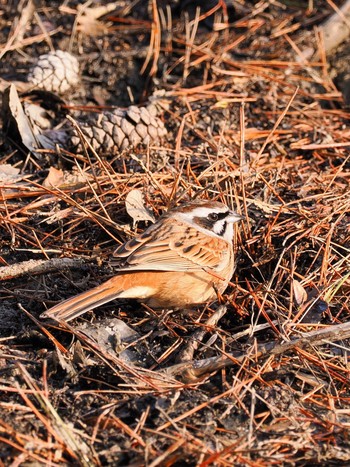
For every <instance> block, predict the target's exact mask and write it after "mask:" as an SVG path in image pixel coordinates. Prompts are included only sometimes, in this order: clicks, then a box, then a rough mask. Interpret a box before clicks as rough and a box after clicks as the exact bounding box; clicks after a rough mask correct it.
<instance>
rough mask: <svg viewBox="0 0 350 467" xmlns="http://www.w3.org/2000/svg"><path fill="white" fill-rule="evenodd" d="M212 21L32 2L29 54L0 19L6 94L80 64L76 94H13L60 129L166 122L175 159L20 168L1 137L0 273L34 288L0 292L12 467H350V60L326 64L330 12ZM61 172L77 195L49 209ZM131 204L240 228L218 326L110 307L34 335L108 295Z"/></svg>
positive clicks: (263, 10) (125, 6)
mask: <svg viewBox="0 0 350 467" xmlns="http://www.w3.org/2000/svg"><path fill="white" fill-rule="evenodd" d="M24 3H25V2H24ZM194 3H196V4H198V5H199V6H202V12H201V14H202V16H200V17H199V18H198V17H196V16H195V15H196V13H195V10H194V8H193V4H194ZM232 3H233V5H232ZM316 3H321V4H322V5H321V7H319V6H316ZM107 4H108V3H107V2H102V5H107ZM209 4H210V5H209ZM338 4H339V2H338ZM98 5H101V4H97V3H95V2H94V3H92V4H91V5H90V6H91V7H97V6H98ZM155 5H157V6H158V8H159V13H158V14H156V13H155V10H154V7H155ZM215 5H216V2H215V1H211V2H201V1H197V2H186V1H183V2H180V1H177V2H172V3H171V6H170V5H167V3H166V2H165V1H164V2H163V1H162V2H156V1H154V2H131V1H129V0H127V1H117V2H115V8H114V10H112V11H111V12H109V13H108V14H106V15H104V16H102V17H101V18H100V19H99V23H98V24H97V23H94V25H93V27H91V26H88V27H87V26H86V25H84V23H79V22H78V18H79V15H78V7H79V6H81V4H80V2H76V1H69V2H62V3H61V2H56V1H54V2H44V1H40V0H38V1H37V2H36V12H35V14H34V15H33V16H31V17H30V20H29V22H28V24H27V27H26V29H25V32H24V37H23V39H21V40H20V41H19V42H18V43H16V41H14V40H13V34H14V33H15V31H16V29H15V28H16V25H17V24H18V20H19V18H20V11H21V8H22V7H23V5H22V3H21V8H20V9H18V8H17V7H18V5H17V2H12V1H5V0H0V8H1V10H0V11H1V15H0V26H1V27H0V44H1V49H0V50H1V53H2V55H3V56H2V59H1V71H0V74H1V76H0V78H1V79H2V81H1V86H2V90H4V89H5V88H6V85H8V84H10V83H14V82H19V81H22V82H25V81H26V79H27V76H28V72H29V70H30V68H31V66H33V64H34V63H35V62H36V60H37V58H38V57H39V56H40V55H41V54H43V53H47V52H49V51H50V49H51V48H52V49H56V50H57V49H62V50H67V49H68V48H69V50H70V52H71V53H72V54H73V55H75V56H76V57H77V58H78V60H79V63H80V69H81V80H80V83H79V85H78V86H76V87H75V88H74V89H72V90H71V92H69V93H68V94H66V95H61V96H53V95H52V93H51V94H50V96H51V97H50V98H48V97H47V96H46V98H45V99H43V97H42V95H39V97H38V95H37V94H35V90H33V91H34V92H33V93H32V94H30V93H29V94H28V93H27V94H25V95H24V94H21V92H19V94H20V97H21V99H22V102H23V101H24V99H27V100H28V99H34V95H35V101H36V102H37V100H38V99H39V101H40V103H41V104H42V105H44V106H46V109H47V110H48V111H49V112H50V115H51V118H52V119H53V121H54V123H55V124H57V125H60V123H61V121H62V119H64V118H65V115H67V114H69V115H71V116H73V117H75V118H79V117H80V116H81V115H82V114H84V113H92V112H94V113H95V114H96V113H99V112H102V111H106V110H108V109H111V108H114V107H117V106H118V107H123V108H126V107H128V106H130V105H131V104H136V105H146V103H147V102H148V101H149V99H150V98H151V96H152V95H154V93H156V92H157V91H163V93H165V94H164V96H165V99H166V102H167V105H166V106H165V107H163V111H162V112H161V113H160V115H159V118H161V119H162V121H163V122H164V124H165V127H166V128H167V136H166V137H165V138H163V139H162V140H161V141H156V142H154V143H153V144H151V145H150V146H148V147H147V146H142V145H141V146H138V147H136V148H132V147H129V148H127V149H126V150H124V151H122V152H120V151H118V150H116V151H115V153H114V154H111V153H103V151H102V152H101V153H99V154H97V155H96V154H94V153H93V152H91V151H90V152H89V151H88V152H87V153H84V152H80V153H79V154H76V153H75V152H74V150H73V149H72V148H67V147H63V148H56V149H55V150H52V151H43V152H42V153H41V154H33V153H29V152H28V150H27V148H26V147H25V146H24V145H23V144H22V141H21V140H20V138H19V136H18V134H16V133H15V132H13V129H12V130H11V131H7V130H8V125H7V123H8V122H7V121H5V119H4V118H2V120H3V121H2V124H3V129H2V130H0V145H1V146H0V193H1V200H0V216H1V219H0V231H1V237H0V249H1V250H0V260H1V266H2V268H9V266H15V265H17V266H18V267H19V265H21V267H23V268H24V271H25V273H23V270H22V269H21V271H19V270H16V268H14V269H11V270H10V269H3V271H2V272H1V271H0V276H1V278H2V281H1V287H0V299H1V301H0V322H1V326H0V392H1V396H0V446H1V448H0V462H1V463H2V465H41V464H44V465H115V466H142V465H148V466H152V467H155V466H183V465H188V466H195V465H198V466H203V467H204V466H209V465H215V466H231V465H256V466H270V465H303V466H305V465H348V463H349V462H350V448H349V426H350V425H349V413H350V392H349V383H350V374H349V368H350V367H349V360H348V354H349V348H350V347H349V340H348V338H349V335H348V334H346V332H345V331H344V333H342V332H343V330H344V329H345V330H346V329H347V328H346V325H347V323H348V321H349V320H348V318H349V315H350V299H349V296H350V281H349V270H350V267H349V266H350V264H349V263H350V259H349V249H350V229H349V225H350V224H349V221H350V187H349V183H350V171H349V169H350V162H349V136H350V130H349V118H350V114H349V112H348V108H347V104H348V85H347V75H348V71H349V70H348V65H347V64H348V63H349V61H348V60H349V54H348V50H347V48H346V46H345V45H342V46H341V47H340V49H339V52H337V51H334V53H332V56H331V57H325V56H324V55H323V54H322V39H321V38H320V37H319V36H318V35H317V31H316V29H314V28H315V27H317V26H320V25H321V24H322V22H323V21H324V20H325V19H326V18H327V17H328V16H329V15H330V14H331V13H333V10H332V7H331V2H329V4H328V2H306V1H293V2H287V1H282V2H258V3H256V2H248V1H243V0H241V1H239V2H238V1H237V2H221V4H219V7H218V8H217V9H216V12H214V13H213V14H210V8H213V9H214V10H215ZM220 5H221V6H220ZM209 7H210V8H209ZM208 8H209V11H208ZM170 17H171V19H172V21H171V22H170V20H169V18H170ZM166 18H168V20H167V21H166ZM42 28H44V29H45V31H46V34H44V35H43V36H41V34H42ZM152 31H153V32H152ZM50 32H53V34H52V35H48V34H47V33H50ZM92 32H94V34H92ZM18 86H19V85H18ZM341 91H344V97H343V94H342V92H341ZM3 115H6V114H3ZM62 150H63V151H62ZM64 150H66V151H69V153H68V152H64ZM5 166H6V167H7V169H6V170H9V167H10V169H11V168H12V169H19V170H18V171H17V172H18V173H16V176H15V175H14V173H13V172H11V170H10V172H11V174H12V175H11V177H10V178H6V177H7V175H6V176H5V172H4V171H5V168H4V167H5ZM53 168H54V169H57V170H59V171H61V172H60V173H61V174H64V176H65V177H66V178H65V180H66V182H65V184H64V183H63V184H61V185H60V186H58V187H52V186H51V187H49V188H47V184H45V180H47V177H48V174H49V173H50V171H52V169H53ZM81 173H84V174H85V176H86V178H79V177H80V175H79V174H81ZM69 177H71V178H69ZM72 177H73V178H74V177H76V178H75V179H74V180H75V181H74V182H73V181H72ZM88 177H90V178H88ZM87 179H88V180H89V181H88V182H87V181H86V180H87ZM67 180H68V181H67ZM76 180H78V181H76ZM45 187H46V188H45ZM133 189H138V190H140V191H141V192H142V194H143V196H144V200H145V205H146V206H147V208H148V209H149V210H150V211H151V212H152V213H153V214H154V216H155V217H158V216H159V215H160V214H161V213H162V212H164V211H166V209H167V208H168V207H169V206H171V205H175V204H177V203H181V202H186V201H189V200H190V199H193V198H196V197H199V198H210V199H221V200H222V201H225V202H226V203H228V204H229V205H230V206H233V207H234V208H235V209H236V210H238V211H239V212H241V213H242V214H243V215H244V218H245V219H244V221H243V223H242V226H241V227H240V229H239V230H238V232H237V235H236V238H235V250H236V256H237V267H236V271H235V274H234V276H233V278H232V282H231V285H230V286H229V288H228V289H227V291H226V293H225V295H224V296H223V297H222V298H221V304H224V305H225V306H226V313H225V314H224V315H223V317H222V318H221V319H220V320H219V321H218V322H215V323H214V324H208V321H207V320H208V319H210V317H211V316H212V315H213V313H215V311H217V310H218V307H219V303H218V302H216V303H212V304H207V305H203V306H201V307H197V308H193V309H191V310H151V309H149V308H148V307H146V306H143V305H142V304H138V303H137V302H133V301H117V302H111V303H109V304H106V305H104V306H103V307H100V308H99V309H98V310H95V311H93V312H90V313H88V314H87V315H84V316H83V317H81V318H79V319H77V320H75V321H73V322H71V323H69V325H67V326H57V325H55V324H53V323H49V322H47V321H44V320H41V319H40V318H39V315H40V314H41V313H42V312H43V311H44V310H45V309H47V308H48V307H50V306H52V305H54V304H56V303H58V302H60V301H62V300H64V299H65V298H68V297H70V296H72V295H75V294H77V293H79V292H81V291H83V290H87V289H88V288H90V287H92V286H94V285H96V284H98V283H101V282H102V281H103V280H105V279H106V278H108V277H110V275H111V274H112V273H113V271H112V270H111V268H110V266H109V264H108V259H109V257H110V255H111V253H112V252H113V251H114V249H115V248H116V246H117V245H118V244H120V243H121V242H123V241H125V240H126V239H128V238H130V237H131V236H133V235H135V233H136V232H141V231H142V230H143V229H144V228H146V227H147V225H148V224H147V222H144V221H140V222H137V223H136V225H135V223H134V222H133V220H132V219H131V217H130V216H129V215H128V214H127V212H126V208H125V198H126V196H127V194H128V193H129V192H130V191H131V190H133ZM64 258H68V259H69V260H71V262H70V263H64V262H63V259H64ZM55 259H57V260H58V262H57V263H54V264H53V263H52V264H51V263H50V265H51V266H52V267H51V266H50V269H49V270H47V269H40V268H39V270H35V271H34V270H33V269H32V265H31V264H30V263H26V262H27V261H29V260H35V261H37V260H42V263H43V264H45V263H47V264H48V262H49V261H52V260H55ZM40 267H42V268H44V266H43V265H41V266H40ZM26 268H27V269H26ZM0 269H1V268H0ZM7 271H11V273H8V272H7ZM5 273H6V274H5ZM4 274H5V275H4ZM175 293H176V291H175ZM214 316H215V315H214ZM339 325H343V326H345V327H344V328H341V327H340V328H339V327H337V326H339ZM325 329H327V330H328V331H329V334H327V336H326V337H323V336H324V335H323V334H322V332H323V331H324V330H325ZM200 332H202V335H201V334H200ZM130 336H131V337H130ZM128 339H129V340H128ZM198 341H202V342H198ZM195 343H198V345H197V346H195ZM185 355H187V356H188V355H190V361H189V362H187V360H186V358H185ZM209 359H211V360H209ZM199 361H200V362H201V365H202V367H205V368H206V369H205V370H203V371H199V370H198V366H199V363H198V362H199ZM224 361H225V362H224ZM209 362H210V365H209ZM223 362H224V363H223ZM174 365H183V366H180V367H179V368H180V370H179V371H177V370H175V367H174ZM186 365H187V366H186Z"/></svg>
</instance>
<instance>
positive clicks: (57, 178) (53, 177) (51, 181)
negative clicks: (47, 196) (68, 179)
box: [43, 167, 64, 188]
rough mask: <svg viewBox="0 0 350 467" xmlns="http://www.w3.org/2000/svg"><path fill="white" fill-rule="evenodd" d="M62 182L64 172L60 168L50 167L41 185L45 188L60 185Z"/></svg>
mask: <svg viewBox="0 0 350 467" xmlns="http://www.w3.org/2000/svg"><path fill="white" fill-rule="evenodd" d="M63 183H64V174H63V171H62V170H61V169H55V167H50V170H49V175H48V176H47V177H46V178H45V180H44V181H43V186H44V187H46V188H52V187H55V186H57V187H58V186H60V185H62V184H63Z"/></svg>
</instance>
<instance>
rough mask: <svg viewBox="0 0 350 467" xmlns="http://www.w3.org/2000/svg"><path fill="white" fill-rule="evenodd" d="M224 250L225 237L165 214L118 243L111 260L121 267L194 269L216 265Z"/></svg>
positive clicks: (225, 245)
mask: <svg viewBox="0 0 350 467" xmlns="http://www.w3.org/2000/svg"><path fill="white" fill-rule="evenodd" d="M228 254H229V252H228V250H227V243H226V242H225V240H221V239H220V238H216V237H208V236H207V235H205V234H203V233H202V232H200V231H198V230H197V229H194V228H193V227H191V226H190V225H188V224H185V223H181V222H179V221H178V220H176V221H174V220H173V219H171V218H168V219H166V220H164V219H163V221H162V223H161V224H160V223H158V222H157V223H156V224H154V225H152V226H151V227H150V228H149V229H147V230H146V231H145V232H144V233H143V234H141V235H139V236H137V237H135V238H133V239H132V240H129V241H128V242H126V243H125V244H124V245H121V246H120V247H119V248H118V249H117V250H116V251H115V252H114V255H113V256H114V258H113V260H112V264H113V265H117V266H118V267H119V268H120V269H121V270H157V271H198V270H199V269H203V268H209V269H220V264H221V263H222V262H223V261H224V260H225V255H228Z"/></svg>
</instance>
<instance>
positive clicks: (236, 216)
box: [226, 211, 244, 224]
mask: <svg viewBox="0 0 350 467" xmlns="http://www.w3.org/2000/svg"><path fill="white" fill-rule="evenodd" d="M243 219H244V217H243V216H240V215H239V214H237V213H236V212H234V211H230V214H229V216H228V217H226V221H227V222H231V223H232V224H235V223H236V222H239V221H241V220H243Z"/></svg>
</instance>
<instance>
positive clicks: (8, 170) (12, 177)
mask: <svg viewBox="0 0 350 467" xmlns="http://www.w3.org/2000/svg"><path fill="white" fill-rule="evenodd" d="M19 172H20V169H18V168H17V167H13V166H12V165H11V164H2V165H0V182H4V183H13V182H16V181H18V180H20V179H21V178H22V177H21V175H19Z"/></svg>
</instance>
